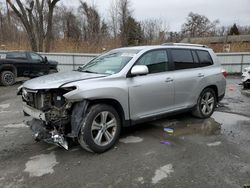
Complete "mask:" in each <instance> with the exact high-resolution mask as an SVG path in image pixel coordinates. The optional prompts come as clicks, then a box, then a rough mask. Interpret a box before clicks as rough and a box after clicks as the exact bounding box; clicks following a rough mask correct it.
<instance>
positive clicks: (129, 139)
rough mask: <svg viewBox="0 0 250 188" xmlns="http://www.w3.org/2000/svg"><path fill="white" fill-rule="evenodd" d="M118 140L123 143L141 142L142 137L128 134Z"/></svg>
mask: <svg viewBox="0 0 250 188" xmlns="http://www.w3.org/2000/svg"><path fill="white" fill-rule="evenodd" d="M119 141H120V142H122V143H124V144H131V143H138V142H142V141H143V139H142V138H140V137H135V136H128V137H126V138H121V139H120V140H119Z"/></svg>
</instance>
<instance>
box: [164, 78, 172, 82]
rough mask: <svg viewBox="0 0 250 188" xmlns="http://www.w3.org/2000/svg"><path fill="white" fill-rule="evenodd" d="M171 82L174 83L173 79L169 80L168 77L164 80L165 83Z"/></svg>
mask: <svg viewBox="0 0 250 188" xmlns="http://www.w3.org/2000/svg"><path fill="white" fill-rule="evenodd" d="M173 81H174V79H173V78H170V77H168V78H166V80H165V82H173Z"/></svg>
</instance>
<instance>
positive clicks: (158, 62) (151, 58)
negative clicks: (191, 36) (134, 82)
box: [136, 50, 168, 74]
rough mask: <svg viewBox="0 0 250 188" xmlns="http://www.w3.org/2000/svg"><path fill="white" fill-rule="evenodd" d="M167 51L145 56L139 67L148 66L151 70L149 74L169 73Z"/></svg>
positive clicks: (157, 51)
mask: <svg viewBox="0 0 250 188" xmlns="http://www.w3.org/2000/svg"><path fill="white" fill-rule="evenodd" d="M167 63H168V57H167V51H166V50H156V51H151V52H148V53H146V54H144V55H143V56H142V57H141V58H140V59H139V61H138V62H137V63H136V64H137V65H146V66H147V67H148V70H149V74H152V73H159V72H165V71H167Z"/></svg>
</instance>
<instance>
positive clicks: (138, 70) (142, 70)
mask: <svg viewBox="0 0 250 188" xmlns="http://www.w3.org/2000/svg"><path fill="white" fill-rule="evenodd" d="M148 72H149V71H148V67H147V66H146V65H135V66H134V67H133V68H132V70H131V75H132V76H138V75H146V74H148Z"/></svg>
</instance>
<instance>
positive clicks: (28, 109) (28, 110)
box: [23, 102, 46, 121]
mask: <svg viewBox="0 0 250 188" xmlns="http://www.w3.org/2000/svg"><path fill="white" fill-rule="evenodd" d="M23 111H24V112H25V113H26V114H28V115H30V116H31V117H33V118H34V119H38V120H42V121H46V113H44V112H42V111H40V110H37V109H35V108H33V107H31V106H29V105H27V104H26V103H25V102H23Z"/></svg>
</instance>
